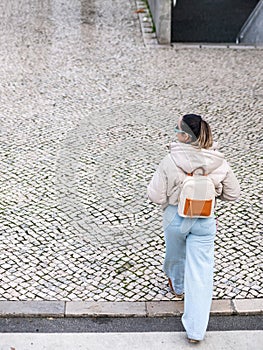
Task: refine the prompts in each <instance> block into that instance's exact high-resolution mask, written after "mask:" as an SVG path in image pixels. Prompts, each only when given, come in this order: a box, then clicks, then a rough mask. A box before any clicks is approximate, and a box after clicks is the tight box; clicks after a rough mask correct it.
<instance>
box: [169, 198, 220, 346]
mask: <svg viewBox="0 0 263 350" xmlns="http://www.w3.org/2000/svg"><path fill="white" fill-rule="evenodd" d="M163 226H164V236H165V246H166V252H165V260H164V266H163V270H164V272H165V274H166V275H167V277H169V278H170V279H171V281H172V285H173V288H174V291H175V292H176V293H177V294H181V293H184V294H185V296H184V314H183V316H182V323H183V325H184V328H185V330H186V333H187V336H188V338H191V339H196V340H202V339H203V338H204V336H205V332H206V329H207V325H208V321H209V314H210V308H211V302H212V296H213V270H214V239H215V235H216V222H215V218H214V217H212V218H207V219H205V218H198V219H196V218H183V217H180V216H179V215H178V213H177V206H174V205H169V206H168V207H167V208H166V209H165V211H164V216H163Z"/></svg>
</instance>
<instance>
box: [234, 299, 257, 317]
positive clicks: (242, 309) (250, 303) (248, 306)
mask: <svg viewBox="0 0 263 350" xmlns="http://www.w3.org/2000/svg"><path fill="white" fill-rule="evenodd" d="M233 304H234V308H235V310H236V312H237V313H238V314H242V315H249V314H253V315H255V314H262V313H263V299H236V300H233Z"/></svg>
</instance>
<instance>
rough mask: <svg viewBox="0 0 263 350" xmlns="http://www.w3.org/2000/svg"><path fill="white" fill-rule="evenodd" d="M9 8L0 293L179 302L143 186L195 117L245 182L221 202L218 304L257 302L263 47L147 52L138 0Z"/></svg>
mask: <svg viewBox="0 0 263 350" xmlns="http://www.w3.org/2000/svg"><path fill="white" fill-rule="evenodd" d="M0 7H1V9H3V8H5V9H8V11H2V13H3V16H2V19H1V23H0V27H1V28H2V30H1V33H2V34H1V35H0V40H1V44H2V45H1V53H0V63H1V65H0V72H1V82H0V92H1V97H2V103H1V106H0V118H1V133H0V142H1V151H0V162H1V169H2V170H1V183H2V187H1V195H0V206H1V207H0V208H1V211H0V252H1V256H0V259H1V267H0V273H1V283H0V299H1V300H6V299H7V300H8V299H10V300H11V299H12V300H14V299H17V300H32V299H36V300H51V299H52V300H54V299H58V300H59V299H63V300H94V301H103V300H108V301H125V300H126V301H129V300H132V301H143V300H144V301H145V300H169V299H172V298H173V295H172V294H171V293H170V292H169V289H168V286H167V282H166V278H165V276H164V275H163V272H162V261H163V255H164V242H163V236H162V223H161V211H160V209H159V208H157V207H156V206H154V205H152V204H150V203H148V201H147V199H146V195H145V191H146V185H147V183H148V181H149V179H150V177H151V174H152V172H153V170H154V168H155V166H156V165H157V164H158V162H159V161H160V159H161V158H162V157H163V155H164V154H165V152H166V150H165V144H166V143H167V142H168V141H169V140H170V139H171V137H173V135H172V133H171V131H172V130H173V126H174V124H175V123H176V119H177V116H178V115H182V114H185V113H187V112H189V111H193V112H196V113H200V114H202V115H204V117H206V118H207V119H208V120H209V121H210V122H211V125H212V128H213V132H214V134H215V138H216V139H219V141H220V143H221V146H222V150H223V151H224V152H225V154H226V157H227V159H229V161H230V163H231V165H232V166H233V168H234V170H235V171H236V173H237V176H238V178H239V180H240V182H241V186H242V197H241V199H240V201H239V202H237V203H235V204H234V205H229V204H228V203H219V205H218V208H217V215H218V217H219V231H218V235H217V238H216V263H215V288H214V297H215V298H218V299H220V298H255V297H259V296H261V297H262V281H260V270H259V269H260V261H261V260H262V258H260V257H261V255H262V246H261V243H260V236H259V234H260V230H261V229H262V225H261V222H260V220H259V208H260V204H259V203H260V202H259V198H260V197H259V193H260V189H261V188H262V183H260V182H259V176H260V174H259V172H258V169H259V155H260V148H259V146H260V144H259V136H260V133H259V127H260V124H259V123H260V117H261V114H262V107H263V91H262V86H263V82H262V68H263V67H262V65H263V63H262V51H260V50H257V49H254V50H248V49H246V50H238V51H237V50H230V49H223V48H220V49H216V48H214V49H212V48H210V49H209V50H207V49H203V50H202V49H201V50H200V49H198V48H196V49H195V48H193V47H188V48H187V49H183V48H180V50H178V49H177V48H176V47H173V48H172V47H166V48H163V49H162V50H154V49H149V46H145V45H144V40H146V38H147V37H148V39H149V37H150V39H149V40H152V39H151V36H148V35H144V34H143V33H142V32H141V31H142V30H145V29H143V28H141V24H140V23H141V22H140V21H139V15H138V14H136V13H135V11H136V6H135V2H134V1H133V0H130V1H128V2H127V1H124V0H117V1H115V2H114V3H113V2H112V1H110V2H104V1H102V0H96V5H95V2H90V3H89V4H86V3H84V2H81V1H79V0H72V1H70V2H68V3H65V2H63V1H62V0H56V1H55V0H54V1H53V0H52V1H43V2H42V5H41V6H40V5H39V2H37V1H31V2H30V3H29V2H26V3H25V2H22V1H20V0H15V1H13V2H11V3H10V2H8V1H3V2H2V3H1V5H0ZM116 9H119V10H118V11H116ZM9 14H12V16H11V15H9ZM145 23H146V22H145ZM148 24H149V23H148ZM149 28H150V26H149V25H148V29H147V31H149V30H150V29H149ZM147 45H148V44H147Z"/></svg>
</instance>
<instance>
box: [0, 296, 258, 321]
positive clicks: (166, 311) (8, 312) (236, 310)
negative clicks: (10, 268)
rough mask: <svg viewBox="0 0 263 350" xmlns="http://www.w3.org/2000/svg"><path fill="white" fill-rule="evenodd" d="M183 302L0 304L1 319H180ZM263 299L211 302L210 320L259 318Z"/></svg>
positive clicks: (26, 302) (0, 302)
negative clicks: (220, 316)
mask: <svg viewBox="0 0 263 350" xmlns="http://www.w3.org/2000/svg"><path fill="white" fill-rule="evenodd" d="M182 314H183V301H145V302H144V301H141V302H125V301H123V302H108V301H105V302H95V301H0V317H1V318H4V317H56V318H58V317H167V316H181V315H182ZM262 314H263V299H233V300H230V299H227V300H213V302H212V307H211V313H210V315H211V316H213V315H214V316H215V315H216V316H219V315H222V316H231V315H242V316H245V315H246V316H251V315H262Z"/></svg>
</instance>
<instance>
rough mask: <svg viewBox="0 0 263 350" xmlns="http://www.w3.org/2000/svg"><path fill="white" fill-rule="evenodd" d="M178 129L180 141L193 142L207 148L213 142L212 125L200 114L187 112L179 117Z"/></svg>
mask: <svg viewBox="0 0 263 350" xmlns="http://www.w3.org/2000/svg"><path fill="white" fill-rule="evenodd" d="M176 131H177V132H178V134H177V137H178V140H179V141H180V142H185V143H191V144H192V145H194V146H198V147H200V148H206V149H207V148H210V147H211V146H212V144H213V137H212V132H211V129H210V126H209V125H208V123H207V122H206V121H205V120H203V119H202V117H201V116H200V115H196V114H186V115H184V116H183V117H181V118H179V121H178V128H176Z"/></svg>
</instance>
